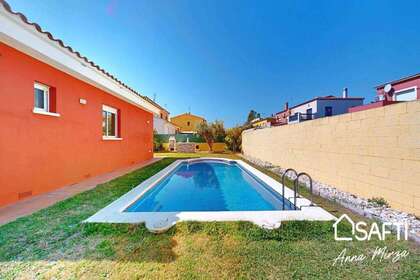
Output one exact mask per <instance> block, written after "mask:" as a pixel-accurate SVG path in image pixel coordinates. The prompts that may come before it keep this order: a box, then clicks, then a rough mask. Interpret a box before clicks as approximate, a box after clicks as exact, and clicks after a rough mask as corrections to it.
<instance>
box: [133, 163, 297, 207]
mask: <svg viewBox="0 0 420 280" xmlns="http://www.w3.org/2000/svg"><path fill="white" fill-rule="evenodd" d="M285 202H286V203H285V209H287V210H290V209H294V207H293V204H291V202H290V201H288V200H287V199H286V200H285ZM282 209H283V204H282V196H281V195H280V194H278V193H277V192H275V191H274V190H272V189H271V188H270V187H268V186H267V185H265V184H264V183H263V182H261V181H260V180H258V179H256V178H255V177H254V176H252V175H251V174H250V173H248V172H247V171H245V170H244V169H242V168H241V167H240V166H239V165H238V164H237V163H235V162H224V161H215V160H207V161H197V162H191V163H181V164H180V165H179V166H177V167H176V168H175V170H174V171H172V172H171V173H170V174H169V175H168V176H166V177H165V178H164V179H163V180H161V181H160V182H159V183H158V184H157V185H155V186H154V187H153V188H152V189H150V190H149V191H147V192H146V193H145V194H144V195H143V196H142V197H140V199H139V200H137V201H136V202H134V203H133V204H132V205H130V206H129V207H128V208H127V209H126V210H125V211H127V212H178V211H263V210H282Z"/></svg>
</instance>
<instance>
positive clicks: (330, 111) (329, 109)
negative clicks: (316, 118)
mask: <svg viewBox="0 0 420 280" xmlns="http://www.w3.org/2000/svg"><path fill="white" fill-rule="evenodd" d="M332 115H333V109H332V107H331V106H325V116H326V117H331V116H332Z"/></svg>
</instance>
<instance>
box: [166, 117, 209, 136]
mask: <svg viewBox="0 0 420 280" xmlns="http://www.w3.org/2000/svg"><path fill="white" fill-rule="evenodd" d="M171 122H173V123H174V124H175V125H176V126H178V127H179V129H180V131H181V132H183V131H197V128H198V127H199V125H200V124H201V123H202V122H205V120H204V119H202V118H200V117H198V116H194V115H191V114H182V115H179V116H175V117H172V118H171ZM188 122H189V125H188Z"/></svg>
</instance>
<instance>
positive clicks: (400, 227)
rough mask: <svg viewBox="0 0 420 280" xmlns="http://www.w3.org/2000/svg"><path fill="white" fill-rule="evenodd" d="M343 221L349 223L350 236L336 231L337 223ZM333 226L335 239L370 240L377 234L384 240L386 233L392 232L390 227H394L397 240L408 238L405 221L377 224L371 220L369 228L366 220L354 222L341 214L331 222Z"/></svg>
mask: <svg viewBox="0 0 420 280" xmlns="http://www.w3.org/2000/svg"><path fill="white" fill-rule="evenodd" d="M345 222H347V223H349V224H350V225H351V236H343V235H340V234H339V232H338V225H339V224H340V223H345ZM333 228H334V239H335V240H337V241H353V240H354V239H356V240H358V241H365V240H370V239H371V238H372V236H377V237H378V239H379V240H385V239H386V237H387V236H388V235H390V234H392V232H391V228H395V230H396V232H397V239H398V240H407V239H408V225H407V224H406V223H388V222H384V223H382V224H381V225H378V224H377V223H376V222H373V223H372V225H371V226H370V228H369V225H368V224H367V223H366V222H363V221H360V222H357V223H355V222H354V221H353V220H352V219H350V217H349V216H347V215H346V214H343V215H342V216H341V217H340V218H338V219H337V221H336V222H335V223H334V224H333ZM402 233H404V234H402Z"/></svg>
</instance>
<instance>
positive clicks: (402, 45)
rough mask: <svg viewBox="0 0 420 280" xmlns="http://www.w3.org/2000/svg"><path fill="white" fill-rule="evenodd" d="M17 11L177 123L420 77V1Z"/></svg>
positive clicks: (24, 5)
mask: <svg viewBox="0 0 420 280" xmlns="http://www.w3.org/2000/svg"><path fill="white" fill-rule="evenodd" d="M8 2H9V4H10V5H11V6H12V8H13V10H15V11H20V12H22V13H24V14H25V15H27V16H28V18H29V19H30V20H31V21H35V22H37V23H39V24H40V25H41V26H42V27H43V28H44V29H45V30H48V31H50V32H51V33H53V34H54V35H55V36H56V37H58V38H60V39H62V40H63V41H64V42H65V43H66V44H68V45H70V46H72V47H73V48H74V49H76V50H78V51H79V52H81V53H82V54H84V55H85V56H87V57H88V58H90V59H91V60H93V61H95V62H96V63H97V64H99V65H101V66H102V67H103V68H105V69H106V70H108V71H109V72H111V73H113V74H115V75H116V76H117V77H118V78H119V79H121V80H122V81H124V82H125V83H127V84H128V85H130V86H132V87H133V88H135V89H137V90H138V91H140V92H142V93H143V94H145V95H148V96H149V97H153V95H154V94H156V101H157V102H159V103H160V104H161V105H164V106H166V107H167V109H169V111H170V112H171V115H176V114H180V113H183V112H185V111H187V110H188V108H189V107H190V108H191V112H192V113H194V114H198V115H202V116H204V117H205V118H207V119H208V120H210V121H211V120H215V119H220V120H223V121H225V125H226V126H232V125H235V124H239V123H243V122H244V121H245V119H246V116H247V114H248V112H249V110H250V109H254V110H256V111H258V112H260V113H261V114H262V115H270V114H272V113H275V112H277V111H280V110H281V109H282V108H283V104H284V102H286V101H289V104H296V103H298V102H301V101H304V100H305V99H309V98H312V97H314V96H322V95H329V94H334V95H338V94H340V93H341V90H342V88H343V87H348V88H349V94H350V95H351V96H362V97H366V100H365V102H366V101H367V102H369V101H371V100H372V99H373V96H374V89H373V87H374V86H375V85H377V84H380V83H382V82H387V81H389V80H393V79H397V78H400V77H403V76H406V75H411V74H415V73H418V72H420V20H419V17H418V11H419V10H420V1H384V0H381V1H245V0H240V1H219V0H213V1H204V0H192V1H178V0H167V1H158V0H153V1H152V0H149V1H137V0H136V1H134V0H133V1H129V0H124V1H123V0H97V1H95V0H90V1H82V0H74V1H65V0H60V1H57V0H55V1H52V0H42V1H27V0H8Z"/></svg>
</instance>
